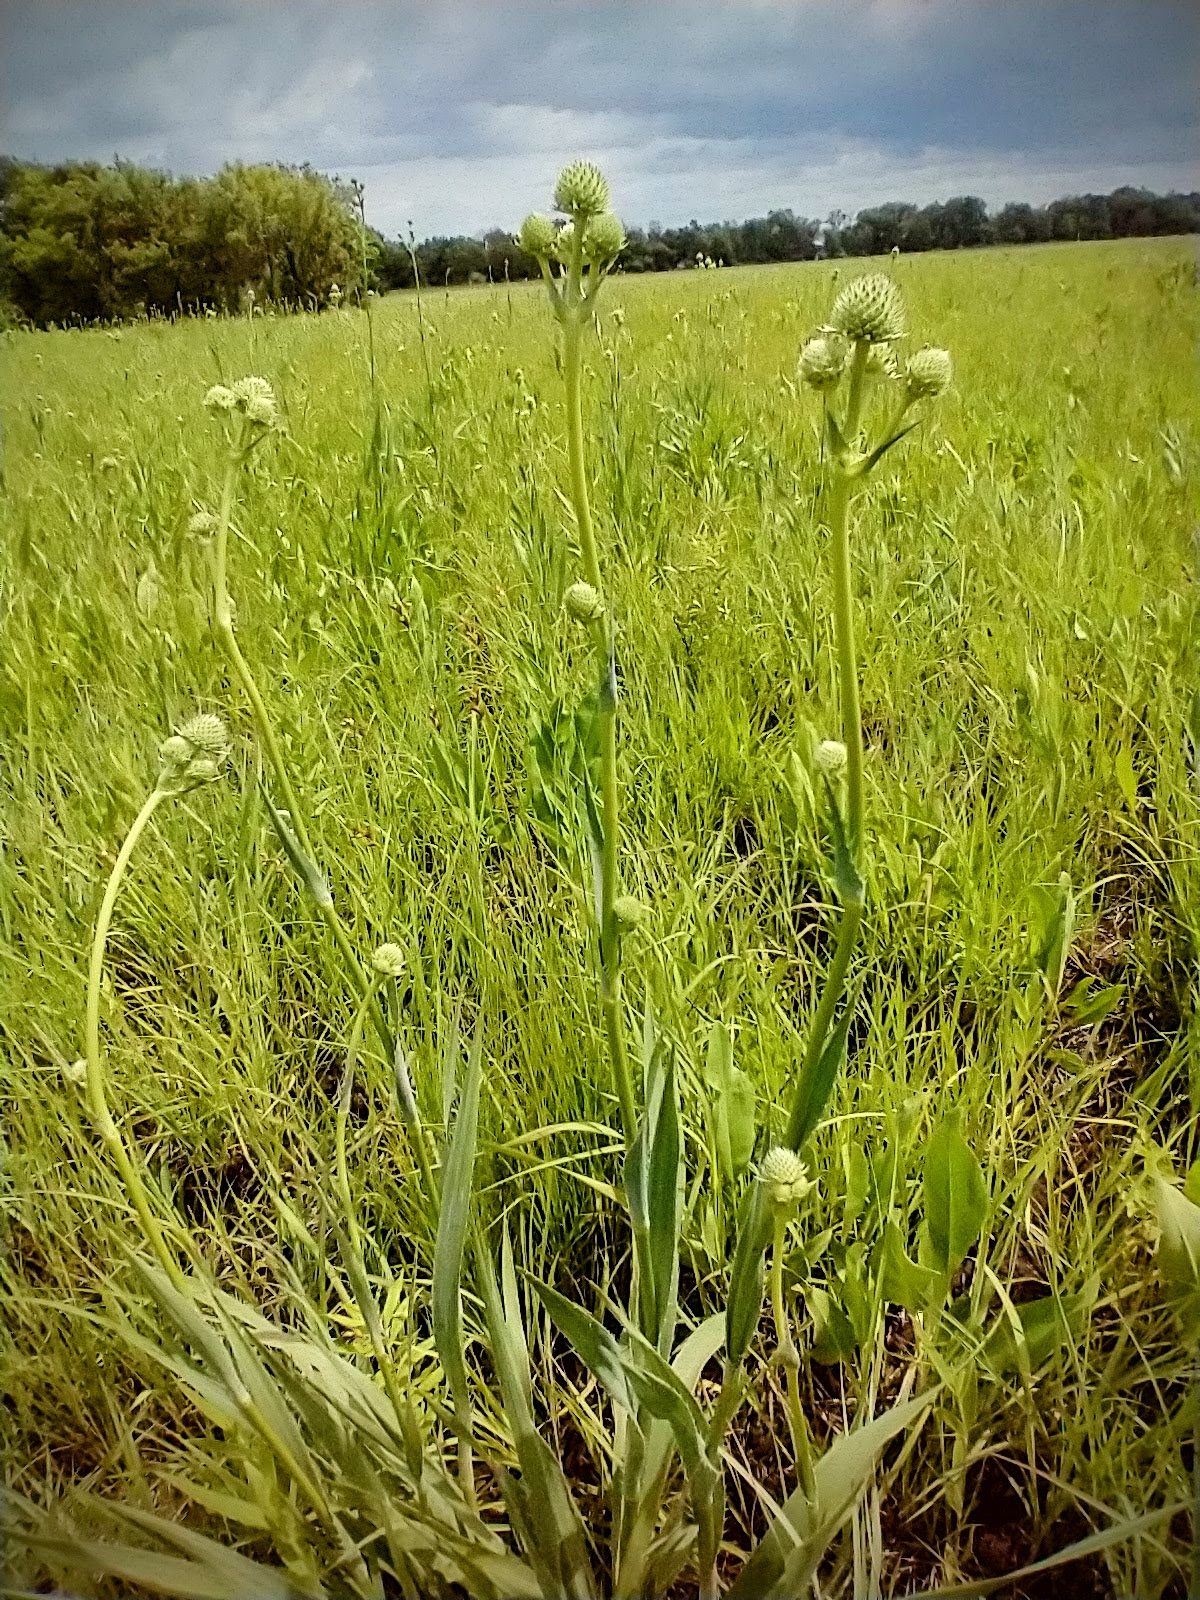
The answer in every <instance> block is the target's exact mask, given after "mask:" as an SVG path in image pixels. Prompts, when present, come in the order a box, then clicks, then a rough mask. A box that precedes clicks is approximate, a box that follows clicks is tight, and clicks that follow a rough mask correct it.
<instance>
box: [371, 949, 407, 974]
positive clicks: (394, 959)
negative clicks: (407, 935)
mask: <svg viewBox="0 0 1200 1600" xmlns="http://www.w3.org/2000/svg"><path fill="white" fill-rule="evenodd" d="M371 965H372V966H373V967H374V968H375V971H376V972H378V973H381V974H382V975H383V976H384V977H385V978H398V977H399V976H400V974H401V973H402V972H403V971H404V966H405V961H404V951H403V950H402V949H401V948H400V946H399V945H398V944H381V945H380V946H379V949H378V950H376V952H375V954H374V955H373V956H372V957H371Z"/></svg>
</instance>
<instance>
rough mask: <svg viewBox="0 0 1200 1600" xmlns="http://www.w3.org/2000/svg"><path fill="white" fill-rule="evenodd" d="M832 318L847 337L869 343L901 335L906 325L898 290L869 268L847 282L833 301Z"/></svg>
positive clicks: (833, 322) (876, 342)
mask: <svg viewBox="0 0 1200 1600" xmlns="http://www.w3.org/2000/svg"><path fill="white" fill-rule="evenodd" d="M831 321H832V325H833V327H834V328H835V329H836V330H837V332H838V333H843V334H845V336H846V338H847V339H853V340H856V341H857V340H860V339H865V340H867V341H868V342H869V343H870V344H887V343H888V341H889V340H892V339H902V338H903V337H904V334H905V332H906V330H907V326H908V324H907V319H906V317H905V315H904V300H903V298H902V296H901V294H900V291H899V289H897V287H896V285H895V284H894V283H893V282H892V280H891V279H890V278H887V277H885V276H884V274H883V273H882V272H868V273H867V274H866V276H865V277H862V278H855V279H854V281H853V282H852V283H848V284H847V285H846V287H845V288H844V289H842V290H841V291H840V293H839V294H838V297H837V299H836V300H835V301H834V302H833V317H832V319H831Z"/></svg>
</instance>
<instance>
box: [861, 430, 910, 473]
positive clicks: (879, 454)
mask: <svg viewBox="0 0 1200 1600" xmlns="http://www.w3.org/2000/svg"><path fill="white" fill-rule="evenodd" d="M918 422H919V419H918ZM918 422H910V423H909V424H908V426H907V427H906V428H901V429H900V431H899V432H898V433H894V434H892V436H891V438H890V439H885V440H884V441H883V443H882V444H881V445H877V446H876V448H875V449H874V450H872V451H871V453H870V455H869V456H868V457H867V458H866V460H865V461H864V462H863V464H862V471H863V474H864V476H865V475H866V474H867V473H868V472H870V471H871V469H872V467H874V466H875V465H876V463H877V462H879V461H881V460H882V459H883V457H884V456H885V455H886V454H887V453H888V451H889V450H890V449H891V448H892V446H893V445H897V444H899V443H900V441H901V439H903V438H904V437H905V435H906V434H909V433H911V432H912V431H913V429H914V428H915V427H917V426H918Z"/></svg>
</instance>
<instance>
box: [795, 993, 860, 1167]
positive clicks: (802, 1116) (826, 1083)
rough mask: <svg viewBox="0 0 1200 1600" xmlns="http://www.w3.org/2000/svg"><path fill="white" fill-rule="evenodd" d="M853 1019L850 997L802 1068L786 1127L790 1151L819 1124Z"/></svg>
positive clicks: (831, 1089) (803, 1141) (798, 1147)
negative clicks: (808, 1064) (818, 1050)
mask: <svg viewBox="0 0 1200 1600" xmlns="http://www.w3.org/2000/svg"><path fill="white" fill-rule="evenodd" d="M853 1018H854V997H853V996H852V997H851V998H850V1000H849V1001H848V1002H847V1003H846V1007H845V1009H844V1010H843V1012H842V1015H841V1017H840V1019H839V1020H838V1022H837V1023H836V1024H835V1025H834V1027H833V1029H832V1030H831V1032H830V1034H829V1037H828V1038H827V1039H826V1040H825V1043H824V1045H823V1046H822V1047H821V1053H820V1055H819V1056H818V1057H817V1059H816V1060H815V1061H814V1063H813V1065H812V1068H811V1070H808V1071H805V1070H804V1069H803V1068H802V1069H801V1078H800V1082H799V1084H798V1085H797V1088H796V1098H795V1100H794V1101H793V1102H792V1111H791V1117H790V1120H789V1122H788V1130H787V1142H788V1144H789V1145H790V1146H791V1148H792V1149H793V1150H800V1149H802V1148H803V1147H804V1145H805V1144H807V1142H808V1140H809V1139H810V1138H811V1137H812V1135H813V1134H814V1133H815V1132H816V1130H817V1128H818V1126H819V1125H820V1121H821V1118H822V1117H823V1116H824V1114H825V1107H826V1106H827V1105H828V1104H829V1098H830V1096H831V1095H832V1094H833V1086H834V1084H835V1083H836V1082H837V1076H838V1073H839V1072H840V1071H841V1069H842V1064H843V1062H844V1061H845V1059H846V1041H847V1039H848V1038H849V1035H850V1023H851V1022H852V1021H853Z"/></svg>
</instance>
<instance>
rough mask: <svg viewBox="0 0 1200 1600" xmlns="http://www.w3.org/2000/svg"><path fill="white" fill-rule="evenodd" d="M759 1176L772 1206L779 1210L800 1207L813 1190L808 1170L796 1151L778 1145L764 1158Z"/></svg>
mask: <svg viewBox="0 0 1200 1600" xmlns="http://www.w3.org/2000/svg"><path fill="white" fill-rule="evenodd" d="M758 1176H759V1179H760V1181H761V1182H762V1184H763V1186H764V1187H765V1189H766V1191H767V1199H768V1201H769V1202H770V1204H771V1205H772V1206H774V1207H777V1208H778V1209H779V1210H784V1209H785V1208H786V1207H789V1206H795V1205H799V1204H800V1202H801V1200H803V1199H804V1197H805V1195H806V1194H807V1193H808V1192H809V1190H810V1189H811V1188H812V1184H811V1182H810V1181H809V1177H808V1168H807V1167H806V1166H805V1165H804V1163H803V1161H801V1159H800V1157H799V1156H798V1155H797V1154H796V1152H795V1151H794V1150H786V1149H784V1148H783V1146H782V1145H777V1146H776V1147H775V1149H774V1150H770V1151H768V1152H767V1154H766V1155H765V1156H764V1157H763V1160H762V1165H761V1166H760V1167H759V1169H758Z"/></svg>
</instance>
